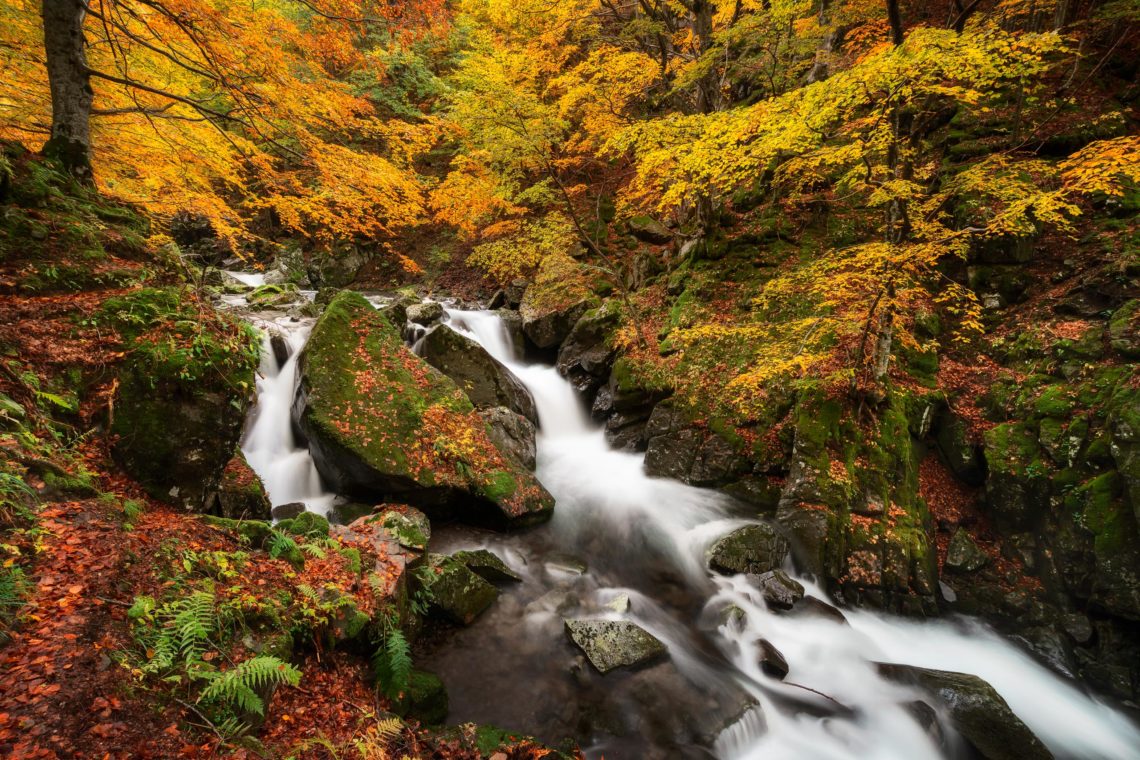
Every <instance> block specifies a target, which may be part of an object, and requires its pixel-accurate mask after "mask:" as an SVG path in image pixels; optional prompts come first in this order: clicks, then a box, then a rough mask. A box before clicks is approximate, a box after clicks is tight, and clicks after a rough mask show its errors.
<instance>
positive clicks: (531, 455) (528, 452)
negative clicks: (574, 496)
mask: <svg viewBox="0 0 1140 760" xmlns="http://www.w3.org/2000/svg"><path fill="white" fill-rule="evenodd" d="M479 416H480V417H482V418H483V421H484V422H486V423H487V435H489V436H491V440H492V441H494V442H495V445H496V446H498V447H499V450H500V451H502V452H503V453H505V454H506V455H507V456H509V457H511V458H512V459H514V460H515V461H516V462H518V463H519V464H521V465H522V466H523V467H525V468H526V469H528V470H530V471H531V472H533V471H534V468H535V466H536V465H537V463H538V461H537V460H538V446H537V443H536V441H535V429H534V424H533V423H532V422H531V421H530V420H528V419H527V418H526V417H523V416H522V415H521V414H517V413H515V412H512V411H511V410H510V409H508V408H506V407H505V406H496V407H493V408H491V409H481V410H480V411H479Z"/></svg>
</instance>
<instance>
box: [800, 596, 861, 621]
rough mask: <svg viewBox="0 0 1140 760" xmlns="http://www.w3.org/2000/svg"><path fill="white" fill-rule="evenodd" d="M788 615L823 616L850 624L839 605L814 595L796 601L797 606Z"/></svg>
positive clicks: (825, 618) (826, 618)
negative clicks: (831, 603) (836, 605)
mask: <svg viewBox="0 0 1140 760" xmlns="http://www.w3.org/2000/svg"><path fill="white" fill-rule="evenodd" d="M788 615H789V616H791V617H801V616H802V617H814V618H821V619H824V620H830V621H831V622H833V623H838V624H840V625H849V623H848V622H847V618H846V616H844V614H843V613H842V612H840V611H839V609H838V608H837V607H835V606H833V605H830V604H828V603H827V602H825V601H823V600H822V599H816V598H815V597H814V596H805V597H804V598H803V599H801V600H799V601H798V602H796V604H795V606H793V607H792V609H791V611H789V612H788Z"/></svg>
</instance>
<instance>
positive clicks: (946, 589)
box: [938, 581, 958, 604]
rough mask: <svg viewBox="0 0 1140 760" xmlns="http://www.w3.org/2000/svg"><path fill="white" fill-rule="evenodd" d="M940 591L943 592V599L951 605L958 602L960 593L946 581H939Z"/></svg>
mask: <svg viewBox="0 0 1140 760" xmlns="http://www.w3.org/2000/svg"><path fill="white" fill-rule="evenodd" d="M938 590H939V591H941V592H942V598H943V599H945V600H946V601H948V602H950V603H951V604H953V603H954V602H956V601H958V592H957V591H955V590H954V589H953V588H951V586H950V584H948V583H946V582H945V581H938Z"/></svg>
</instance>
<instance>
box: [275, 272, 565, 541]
mask: <svg viewBox="0 0 1140 760" xmlns="http://www.w3.org/2000/svg"><path fill="white" fill-rule="evenodd" d="M299 372H300V382H299V384H298V389H297V395H296V398H295V400H294V405H293V418H294V420H295V422H296V423H297V424H298V426H299V427H300V429H301V431H302V432H303V433H304V435H305V437H306V439H307V440H308V442H309V451H310V453H311V454H312V456H313V460H314V461H315V463H316V465H317V469H318V471H320V473H321V476H322V477H323V478H324V480H325V482H326V483H328V485H329V486H330V487H331V488H332V489H334V490H335V491H337V492H338V493H341V494H344V495H345V496H347V497H349V498H353V499H357V500H360V501H364V502H369V501H371V502H373V503H376V502H382V501H389V502H397V503H410V504H413V505H414V506H416V507H419V508H421V509H425V510H429V511H434V512H435V513H436V514H442V515H447V516H459V517H463V518H466V519H468V520H469V521H474V522H492V523H498V524H503V523H506V524H510V525H518V524H523V523H526V524H529V523H533V522H536V521H539V520H542V519H546V518H548V517H549V516H550V512H551V510H552V509H553V506H554V500H553V498H552V497H551V496H550V494H549V493H547V492H546V490H545V489H544V488H543V487H542V485H541V484H539V483H538V481H537V480H535V478H534V476H533V475H532V474H531V473H530V472H528V471H527V470H526V469H525V468H524V467H523V466H522V465H521V464H519V463H518V462H516V461H515V460H514V459H513V458H512V457H510V456H508V455H507V454H504V453H503V452H501V451H500V449H499V448H498V447H497V446H496V445H495V443H494V442H493V441H492V440H491V438H490V435H489V434H488V432H487V428H486V425H485V424H484V422H483V420H482V419H481V418H480V417H479V416H478V415H477V414H476V413H475V410H474V409H473V407H472V406H471V403H470V401H469V400H468V399H467V398H466V396H465V395H464V394H463V393H462V391H460V390H459V388H458V387H456V385H455V383H453V382H452V381H451V379H450V378H448V377H447V376H446V375H444V374H442V373H441V372H439V371H438V370H436V369H435V368H433V367H431V366H430V365H429V364H427V363H425V362H424V361H423V360H421V359H420V358H419V357H417V356H415V355H414V354H412V353H411V352H410V351H409V350H408V349H407V348H406V347H405V346H404V343H403V341H402V339H401V337H400V335H399V333H398V332H397V331H396V329H395V328H394V327H393V326H392V325H391V324H389V323H388V321H387V320H386V319H385V318H384V317H383V316H381V315H380V314H378V313H377V312H376V310H375V309H373V308H372V306H371V304H369V303H368V301H367V300H365V298H364V297H363V296H361V295H360V294H359V293H353V292H351V291H343V292H341V293H339V294H338V295H337V296H336V297H335V298H334V299H333V301H332V302H331V303H330V304H329V305H328V307H327V308H326V309H325V312H324V314H322V315H321V318H320V319H319V320H318V321H317V324H316V326H315V327H314V328H313V332H312V335H311V336H310V338H309V342H308V345H307V346H306V347H305V350H304V351H303V352H302V353H301V357H300V363H299ZM360 377H367V378H368V382H367V383H361V382H359V380H358V378H360ZM460 441H462V442H463V445H457V443H458V442H460Z"/></svg>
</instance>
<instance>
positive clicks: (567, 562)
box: [544, 553, 590, 575]
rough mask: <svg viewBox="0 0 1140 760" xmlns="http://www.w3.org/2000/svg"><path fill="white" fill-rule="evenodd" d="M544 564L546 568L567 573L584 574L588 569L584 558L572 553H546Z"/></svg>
mask: <svg viewBox="0 0 1140 760" xmlns="http://www.w3.org/2000/svg"><path fill="white" fill-rule="evenodd" d="M544 564H545V565H546V569H547V570H550V571H553V572H557V573H565V574H569V575H585V574H586V571H587V570H589V569H590V566H589V565H587V564H586V562H585V560H583V559H581V558H580V557H575V556H574V555H573V554H561V553H555V554H551V555H548V556H547V558H546V562H545V563H544Z"/></svg>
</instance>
